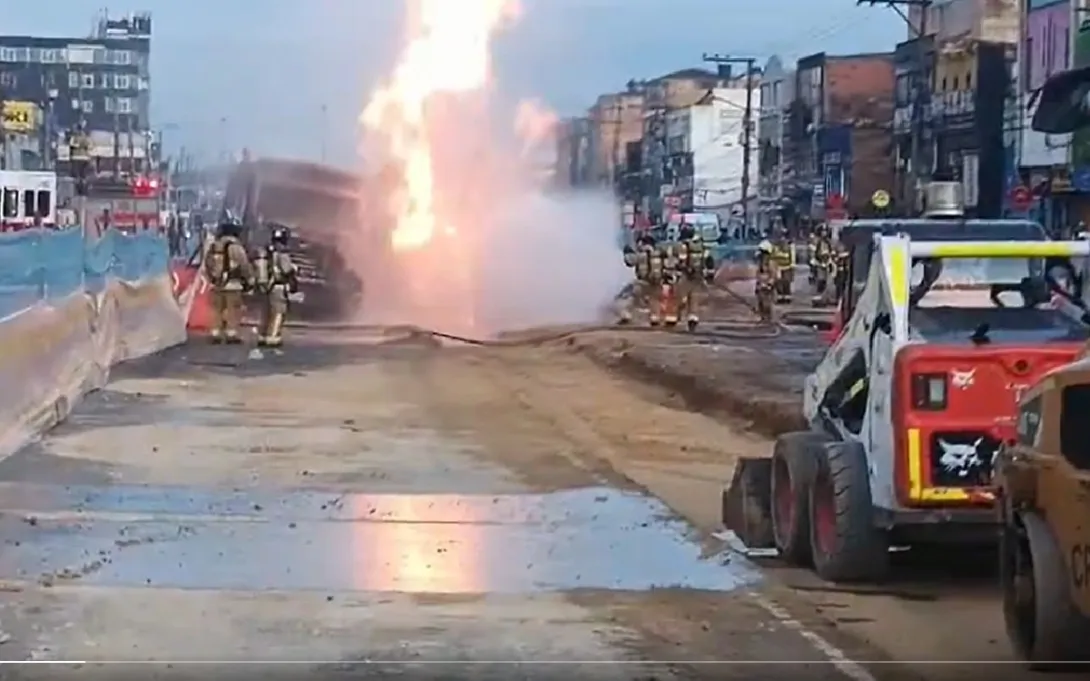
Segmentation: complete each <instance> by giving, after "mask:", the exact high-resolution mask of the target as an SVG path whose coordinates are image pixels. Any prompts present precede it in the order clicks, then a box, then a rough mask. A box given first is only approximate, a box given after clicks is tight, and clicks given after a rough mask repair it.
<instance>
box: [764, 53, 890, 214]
mask: <svg viewBox="0 0 1090 681" xmlns="http://www.w3.org/2000/svg"><path fill="white" fill-rule="evenodd" d="M893 91H894V69H893V53H892V52H883V53H868V54H853V55H844V56H833V55H827V54H825V53H823V52H822V53H817V54H813V55H810V56H807V57H803V58H802V59H799V60H798V62H797V64H796V69H795V99H794V100H793V101H792V103H791V105H790V106H789V110H788V118H787V132H786V135H785V137H784V159H785V162H786V164H787V166H788V172H785V173H784V175H785V177H784V186H785V192H786V193H787V195H788V196H789V197H790V198H791V203H790V206H789V207H787V208H786V209H785V211H784V213H785V215H784V217H785V220H786V222H787V224H788V226H789V227H790V226H792V224H793V223H796V222H798V221H802V220H804V219H816V220H822V219H825V218H826V217H830V214H829V213H828V211H827V209H829V208H835V209H836V210H837V211H838V212H839V210H841V209H843V210H846V211H847V212H848V213H851V214H856V215H865V214H867V213H868V212H869V211H870V210H871V205H870V199H871V197H872V195H873V194H874V192H875V191H877V190H879V189H881V190H885V191H889V190H891V189H892V185H893V163H892V160H891V158H890V146H891V144H892V138H891V135H890V130H891V127H892V123H893V108H894V107H893V104H894V97H893V95H894V92H893Z"/></svg>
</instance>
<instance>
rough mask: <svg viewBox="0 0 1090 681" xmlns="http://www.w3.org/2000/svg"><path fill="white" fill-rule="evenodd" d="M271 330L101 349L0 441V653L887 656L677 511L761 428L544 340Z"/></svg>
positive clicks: (633, 663)
mask: <svg viewBox="0 0 1090 681" xmlns="http://www.w3.org/2000/svg"><path fill="white" fill-rule="evenodd" d="M294 340H295V341H296V343H295V345H294V346H289V347H288V348H287V349H286V350H285V351H284V352H283V354H267V355H263V356H260V357H257V356H253V355H248V354H247V349H246V348H230V347H210V346H204V345H191V346H188V347H184V348H180V349H176V350H173V351H169V352H167V353H164V354H163V355H161V356H158V357H153V358H150V359H146V360H141V361H139V362H136V363H133V364H131V365H128V366H125V367H122V368H121V369H120V370H118V371H117V372H116V374H115V377H114V380H113V381H112V383H111V385H110V386H109V387H108V388H107V389H105V390H103V391H100V392H98V393H96V394H94V395H92V396H90V397H89V398H88V399H87V400H86V401H85V402H84V403H83V404H82V405H81V406H79V407H78V408H77V409H76V412H75V413H74V414H73V416H72V417H71V418H70V419H69V420H68V422H66V423H65V424H63V425H61V426H60V427H58V428H57V429H55V430H54V431H53V432H51V433H50V434H48V435H47V436H46V437H44V439H42V441H41V442H39V443H36V444H34V445H32V446H30V447H27V448H26V449H24V450H23V451H21V452H19V453H17V454H16V455H14V456H12V457H10V458H8V459H6V460H4V461H2V462H0V538H2V540H3V542H4V550H3V553H2V554H0V627H2V629H3V635H2V636H0V639H2V645H0V657H2V658H3V659H6V660H39V661H82V662H86V663H96V662H113V661H143V662H149V663H150V662H158V663H164V662H167V661H173V662H175V663H177V664H174V665H172V666H170V667H167V666H165V665H163V664H160V665H158V666H156V667H154V668H150V667H149V668H148V669H151V670H152V671H154V672H155V678H196V676H197V675H198V674H205V673H207V668H206V667H195V666H192V665H187V664H184V663H185V662H196V661H220V662H222V661H232V662H253V661H261V662H274V661H282V662H286V661H292V662H296V663H299V664H301V665H303V667H298V666H295V667H291V668H290V672H291V673H293V674H298V673H299V672H301V671H304V670H307V669H310V670H314V669H320V670H325V671H330V672H343V673H352V674H355V675H358V674H360V673H362V672H367V673H379V672H382V673H387V674H408V673H410V672H411V673H414V674H417V675H420V676H423V677H424V678H437V679H438V678H446V679H451V678H476V679H481V678H484V679H490V678H496V679H500V678H503V679H507V678H512V677H513V678H524V679H536V678H544V677H545V676H546V675H549V676H553V675H556V674H557V672H558V671H562V672H564V674H565V675H570V674H571V673H573V672H576V671H578V672H579V673H580V674H586V675H588V676H590V677H591V678H602V679H626V680H627V679H652V678H653V679H713V678H714V679H731V678H746V679H748V678H753V677H754V674H755V672H754V667H753V666H752V663H763V664H765V665H769V666H768V667H767V668H763V669H764V672H763V674H766V675H769V676H778V675H783V676H784V677H788V676H790V677H801V678H805V679H822V680H824V679H844V678H851V679H854V680H855V681H872V680H873V679H875V678H881V679H884V678H893V677H895V676H896V677H901V675H902V674H906V673H907V672H906V671H905V670H902V669H900V668H899V667H896V666H890V665H881V664H878V663H880V662H882V661H884V659H885V658H884V656H883V653H882V652H881V651H879V650H877V649H875V648H873V647H871V646H869V645H867V644H866V643H865V642H861V641H859V640H857V639H855V638H852V637H848V636H845V635H843V634H842V633H841V632H840V631H839V630H837V628H836V627H835V626H833V625H830V624H829V623H828V621H827V620H826V619H825V618H823V617H822V616H820V615H819V614H818V613H815V612H812V611H806V610H805V609H803V610H802V611H799V610H793V609H792V607H791V606H790V604H788V603H783V602H780V601H779V600H777V599H778V596H777V593H778V591H777V587H776V586H775V584H773V583H772V581H771V580H769V579H768V578H767V576H766V574H765V573H764V572H763V571H762V570H761V569H760V568H758V567H757V566H756V565H754V564H752V563H750V562H749V561H747V560H746V559H744V558H742V557H741V556H740V555H737V554H734V553H731V552H729V551H728V550H726V548H725V547H724V546H723V545H721V544H720V543H719V542H717V541H715V540H713V539H712V538H711V537H710V536H709V533H707V532H705V531H702V529H707V528H706V527H705V528H701V524H702V523H699V522H695V521H694V522H695V524H690V522H688V521H687V520H683V519H682V517H681V516H679V515H678V514H676V513H675V510H677V509H678V508H679V507H680V506H682V505H683V504H682V503H680V502H679V501H678V500H679V499H686V498H688V499H690V500H691V501H692V500H693V496H694V494H695V493H696V492H694V490H701V491H700V492H699V494H700V495H702V497H703V496H707V497H708V498H703V499H702V503H703V506H702V508H711V507H714V501H713V498H712V494H713V493H711V492H709V491H708V490H715V491H714V498H715V499H717V495H718V485H719V484H720V482H721V481H720V480H715V479H714V478H712V477H710V476H711V472H710V471H712V470H713V467H721V466H722V465H723V464H724V463H728V464H729V461H730V460H731V458H732V457H734V456H737V455H741V454H746V453H753V452H754V451H755V450H757V449H763V448H764V447H765V443H764V442H763V441H761V440H759V439H756V438H749V439H747V437H746V436H744V435H741V434H739V433H737V432H736V431H733V430H731V429H729V428H726V427H725V426H723V425H721V424H719V423H717V422H715V421H713V420H711V419H708V418H706V417H703V416H701V415H699V414H694V413H691V412H688V411H686V410H682V409H678V408H676V407H674V406H671V405H669V404H664V403H662V402H661V401H660V400H659V399H658V398H657V397H655V396H654V395H650V394H647V393H645V392H643V390H642V388H640V387H639V386H638V385H636V384H633V383H629V382H627V381H626V380H624V379H622V378H619V377H617V376H613V375H610V374H608V373H606V372H604V371H602V370H600V369H598V368H596V367H595V366H594V365H593V364H591V363H590V362H589V361H587V360H586V359H584V358H582V357H580V356H578V355H575V354H572V353H570V352H565V351H564V350H563V349H555V348H554V349H532V348H518V349H504V350H497V349H479V348H446V349H440V348H436V347H432V346H429V345H426V344H403V345H381V346H380V345H376V344H375V339H374V338H370V337H365V336H362V335H352V334H351V333H349V332H340V333H337V332H332V331H327V332H324V334H323V333H312V334H311V335H309V336H299V335H297V336H296V337H295V338H294ZM679 456H681V457H682V458H684V459H685V461H686V466H685V468H684V470H682V469H679V468H671V467H670V463H671V461H676V460H678V457H679ZM694 461H695V462H697V463H693V462H694ZM700 461H705V462H706V464H700V463H699V462H700ZM701 466H703V467H704V468H703V472H702V469H701ZM715 470H717V471H718V470H719V468H715ZM716 477H718V473H716ZM648 491H650V492H652V493H653V494H654V495H652V494H649V493H648ZM663 500H666V501H665V502H664V501H663ZM667 504H669V506H668V505H667ZM672 509H673V510H672ZM686 518H688V520H693V518H692V517H691V516H689V515H687V514H686ZM864 661H865V662H864ZM871 661H873V662H875V663H876V664H871ZM547 663H552V664H547ZM771 665H774V666H771ZM101 669H112V668H110V667H98V666H95V665H90V666H89V665H87V664H83V665H69V666H67V667H65V668H64V669H63V670H61V669H58V668H55V667H37V666H35V667H25V668H19V669H18V670H17V673H16V672H12V673H11V674H10V676H12V677H13V678H39V677H40V678H45V677H46V676H48V677H49V678H54V677H56V676H57V675H58V674H61V675H62V676H64V675H67V674H62V672H65V671H66V670H67V673H68V674H71V675H73V676H75V675H81V676H86V675H87V674H88V673H90V672H94V671H96V670H101ZM913 678H915V677H913Z"/></svg>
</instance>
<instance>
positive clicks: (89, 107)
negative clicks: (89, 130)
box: [80, 99, 95, 114]
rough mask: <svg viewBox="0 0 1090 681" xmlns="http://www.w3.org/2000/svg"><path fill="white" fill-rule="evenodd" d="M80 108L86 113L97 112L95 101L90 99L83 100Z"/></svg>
mask: <svg viewBox="0 0 1090 681" xmlns="http://www.w3.org/2000/svg"><path fill="white" fill-rule="evenodd" d="M80 108H81V109H83V113H85V114H89V113H94V112H95V103H94V102H92V101H91V100H89V99H85V100H83V104H82V105H81V107H80Z"/></svg>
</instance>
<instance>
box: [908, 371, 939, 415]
mask: <svg viewBox="0 0 1090 681" xmlns="http://www.w3.org/2000/svg"><path fill="white" fill-rule="evenodd" d="M946 394H947V389H946V374H912V408H913V409H919V410H921V411H942V410H944V409H946Z"/></svg>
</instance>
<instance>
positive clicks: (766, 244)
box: [757, 239, 772, 253]
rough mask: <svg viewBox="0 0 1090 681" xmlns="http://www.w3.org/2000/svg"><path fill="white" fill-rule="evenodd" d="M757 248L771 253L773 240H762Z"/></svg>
mask: <svg viewBox="0 0 1090 681" xmlns="http://www.w3.org/2000/svg"><path fill="white" fill-rule="evenodd" d="M757 250H758V251H761V252H762V253H771V252H772V242H771V241H769V240H768V239H764V240H762V241H761V243H759V244H757Z"/></svg>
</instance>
